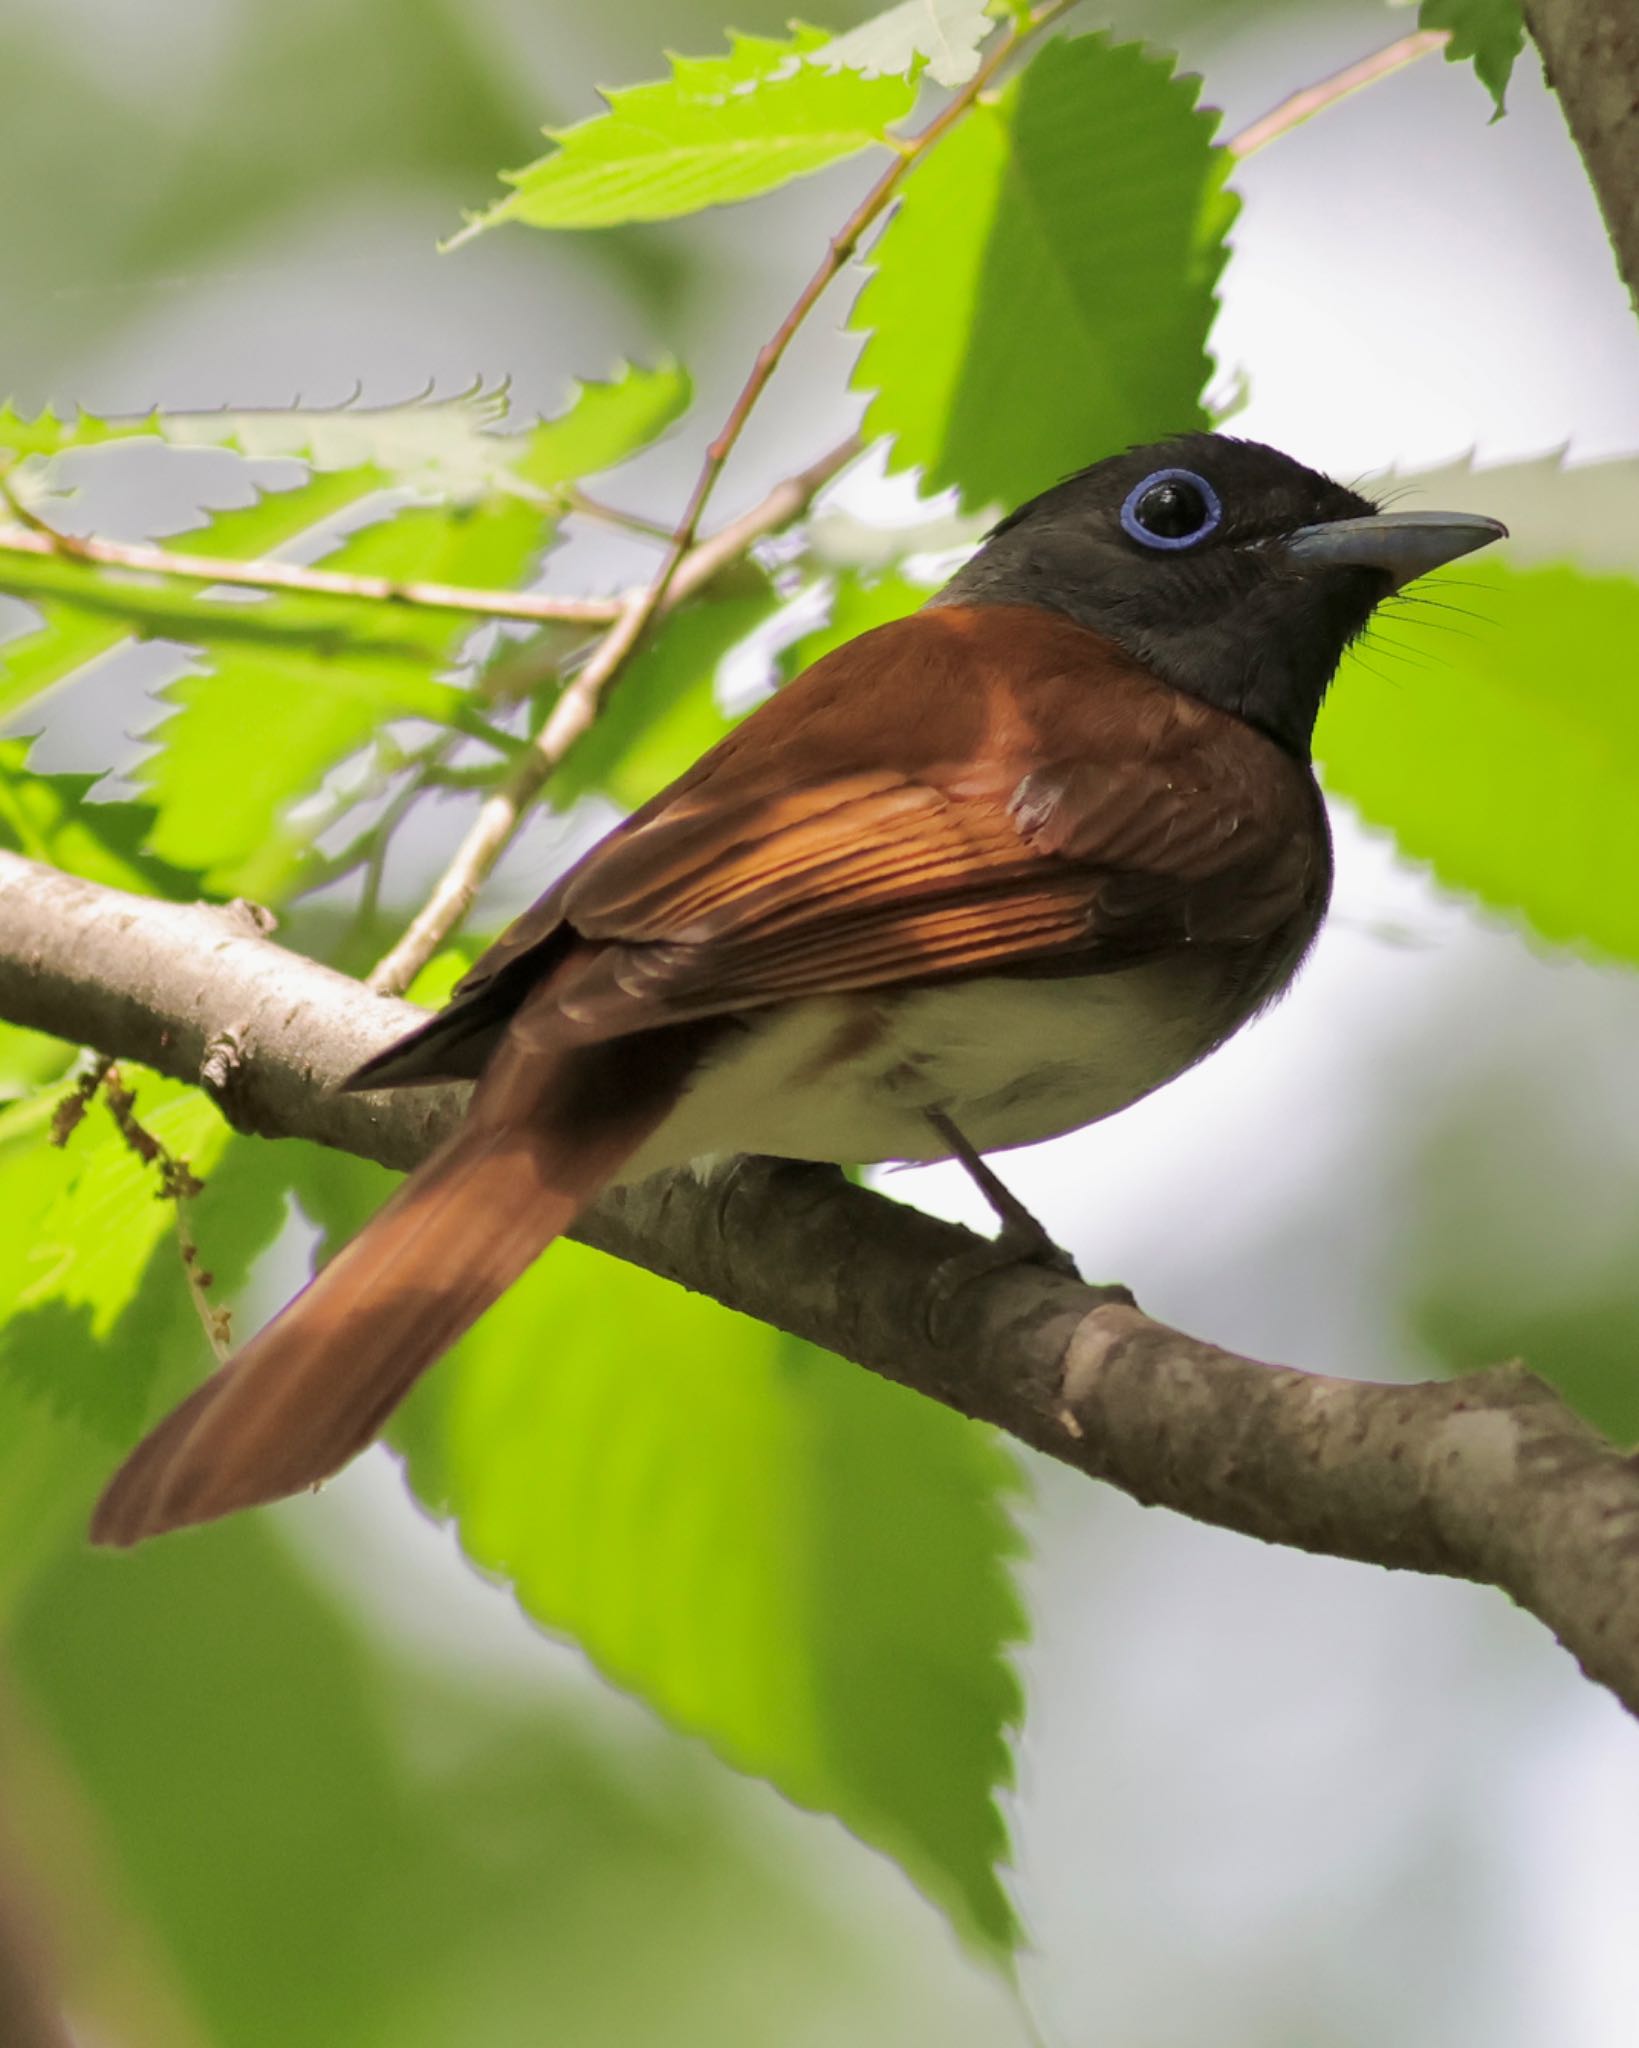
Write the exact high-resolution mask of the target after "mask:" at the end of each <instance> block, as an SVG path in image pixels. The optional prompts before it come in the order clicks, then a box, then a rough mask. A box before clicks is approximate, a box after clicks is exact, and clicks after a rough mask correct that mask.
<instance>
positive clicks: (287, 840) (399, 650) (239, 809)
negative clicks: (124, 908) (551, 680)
mask: <svg viewBox="0 0 1639 2048" xmlns="http://www.w3.org/2000/svg"><path fill="white" fill-rule="evenodd" d="M541 532H542V527H541V521H540V516H539V514H538V513H537V512H535V511H534V510H533V509H532V508H530V507H529V506H527V505H525V504H523V503H521V502H519V501H517V500H509V499H504V498H496V499H486V500H484V501H482V502H480V503H479V504H478V505H476V506H474V507H473V508H472V509H471V510H469V511H466V512H458V511H449V510H445V509H443V508H439V507H432V506H426V507H418V508H414V509H412V510H410V511H407V512H401V513H399V515H398V516H397V517H396V518H394V519H391V520H389V521H386V522H384V523H383V524H381V525H378V526H373V527H370V528H368V529H367V530H366V531H364V532H362V533H358V534H354V535H353V536H351V537H350V538H349V539H348V540H347V541H346V542H344V544H343V545H342V547H341V548H340V549H339V550H338V551H337V553H336V554H335V555H334V556H333V557H332V558H331V564H332V565H333V566H334V567H335V568H337V569H339V570H342V571H344V572H346V573H350V574H358V575H379V576H388V577H391V578H394V579H410V578H428V579H433V580H437V581H440V582H452V583H479V584H486V585H491V586H493V587H507V588H509V587H511V586H512V585H513V584H515V583H516V582H517V581H518V580H519V578H520V577H521V576H522V574H523V571H524V568H525V566H526V565H527V563H528V561H529V559H530V557H531V555H532V554H533V552H534V550H535V548H536V547H537V546H538V544H539V542H540V538H541ZM222 609H223V610H224V611H227V610H233V611H238V612H240V613H242V614H245V615H247V616H248V617H254V616H255V615H257V614H260V613H263V612H264V611H265V612H266V614H267V615H268V616H269V617H270V618H271V619H272V620H273V621H274V622H275V623H279V622H281V621H283V622H286V623H287V624H289V625H290V626H291V629H292V631H293V632H294V631H295V630H296V629H297V628H302V629H304V630H306V629H308V628H310V627H311V626H312V625H313V624H314V622H317V621H321V620H323V621H326V622H327V623H326V625H325V627H324V630H325V631H327V632H328V633H329V636H330V637H329V638H328V640H323V639H321V640H319V641H318V642H317V643H315V644H313V645H311V646H307V647H303V646H299V645H293V644H286V645H284V646H280V647H263V646H258V645H256V644H254V641H253V638H252V637H243V636H245V635H246V628H245V627H244V626H241V627H240V629H239V630H240V633H241V636H242V638H241V644H239V645H237V646H235V647H233V648H232V649H231V651H230V650H229V649H227V648H226V647H224V646H216V647H214V648H213V649H212V653H213V655H214V657H215V660H216V667H215V668H214V670H213V671H212V672H209V673H203V674H196V675H190V676H185V677H183V678H182V680H181V681H180V682H177V683H173V684H172V685H170V686H169V688H167V689H166V690H165V691H164V692H163V693H162V699H163V701H164V702H166V703H167V704H170V705H173V706H175V707H176V709H175V712H174V715H173V716H171V717H170V718H168V719H166V720H165V721H164V723H163V724H161V725H160V726H158V727H157V728H155V729H154V730H153V731H152V732H151V733H150V734H149V735H148V736H149V737H150V738H152V739H153V740H154V741H155V742H156V743H157V749H158V750H157V752H156V753H155V754H154V755H153V756H152V758H151V759H149V760H148V761H146V762H145V763H144V764H143V766H142V768H141V770H140V777H139V779H140V780H141V781H142V782H143V783H144V785H145V786H146V787H147V788H148V789H149V790H151V791H152V793H153V796H154V799H155V803H156V807H157V810H158V818H157V822H156V825H155V829H154V834H153V841H152V843H153V846H154V849H155V851H156V852H158V853H160V854H162V855H163V856H164V857H166V858H167V859H170V860H175V861H179V862H182V863H184V864H186V865H189V866H194V867H198V868H201V869H203V870H204V871H205V874H206V877H207V881H208V882H209V884H210V885H211V886H212V887H214V888H220V889H222V890H224V891H226V892H228V893H230V894H232V893H236V894H241V895H249V896H254V897H255V898H257V899H258V900H259V901H277V900H279V899H280V898H282V897H283V896H285V895H286V894H288V892H289V891H290V890H291V888H292V887H294V886H296V885H297V884H298V883H299V881H300V879H301V874H302V867H303V861H304V858H305V854H306V848H307V838H306V834H305V832H304V831H303V830H302V828H301V826H300V824H299V822H297V821H295V820H293V819H292V817H291V815H290V814H291V810H292V807H293V806H294V805H295V804H296V803H298V802H299V800H300V799H301V798H303V797H305V796H308V795H310V794H311V793H312V792H313V790H314V789H315V788H316V787H317V785H318V784H319V782H320V781H321V780H322V779H323V777H324V776H325V775H326V774H327V773H328V772H329V771H330V770H331V769H332V768H334V767H335V766H337V765H338V764H339V763H340V762H342V761H344V760H346V759H347V758H348V757H349V756H350V755H352V754H353V753H355V752H356V751H357V750H358V749H359V748H360V747H362V746H364V745H365V744H366V743H367V742H368V741H369V740H371V739H372V738H374V737H375V736H376V735H377V734H379V733H380V732H381V731H382V730H383V729H384V728H385V727H386V726H388V725H389V724H391V723H392V722H393V721H394V720H396V719H402V718H424V719H430V720H433V721H435V722H437V723H441V724H451V723H455V722H457V721H458V720H459V719H460V717H461V716H462V714H463V712H464V709H465V707H466V705H467V702H468V700H467V697H466V694H465V692H463V691H461V690H458V689H456V688H454V687H453V686H451V685H450V684H448V683H444V682H440V681H437V680H436V679H435V678H434V675H433V673H432V671H433V670H434V669H435V668H436V667H439V666H443V665H447V664H449V663H451V662H453V661H454V660H455V658H456V656H457V654H458V651H459V646H460V643H461V641H462V640H463V639H464V638H465V636H466V634H467V633H468V631H469V630H470V622H466V621H461V620H459V619H458V618H456V619H452V616H451V614H449V613H447V612H434V611H427V610H418V609H417V608H416V607H414V606H408V605H404V606H392V607H385V606H382V605H380V604H373V603H371V602H369V601H367V600H363V599H317V598H308V597H302V598H299V599H293V598H280V599H277V600H273V601H270V602H269V603H268V604H267V605H266V606H262V605H255V606H234V607H227V606H224V607H223V608H222ZM344 617H345V619H347V620H356V621H357V622H358V633H357V634H355V635H354V636H353V637H349V636H348V635H347V634H346V633H345V632H339V631H338V630H337V625H338V624H339V623H340V622H341V621H342V620H343V618H344ZM362 634H369V635H370V636H371V637H369V638H363V637H359V635H362ZM225 792H231V793H232V800H231V801H226V800H225V796H224V793H225Z"/></svg>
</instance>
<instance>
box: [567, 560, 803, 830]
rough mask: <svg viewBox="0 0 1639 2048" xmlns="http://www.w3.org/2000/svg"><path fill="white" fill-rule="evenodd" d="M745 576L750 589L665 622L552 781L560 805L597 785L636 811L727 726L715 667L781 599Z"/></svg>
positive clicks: (749, 573)
mask: <svg viewBox="0 0 1639 2048" xmlns="http://www.w3.org/2000/svg"><path fill="white" fill-rule="evenodd" d="M744 575H745V578H746V579H747V580H748V581H749V582H750V586H751V587H750V588H749V589H746V590H744V591H739V592H736V593H735V594H734V595H732V596H729V595H722V594H719V595H711V596H706V597H702V598H697V599H696V600H695V601H694V602H693V603H690V604H686V605H682V606H680V607H679V608H678V610H677V611H675V612H673V613H672V615H671V616H670V617H669V618H668V619H667V620H665V622H664V623H663V624H662V625H661V626H660V627H659V628H658V630H657V631H656V633H655V635H654V637H653V639H652V640H650V641H649V642H648V644H647V645H646V646H645V647H644V648H643V650H642V652H641V653H640V654H639V655H638V656H637V659H636V660H635V661H634V662H633V663H632V665H631V667H630V668H629V669H628V670H627V672H626V674H625V675H624V676H623V677H622V678H621V681H620V685H619V687H618V688H617V689H616V690H614V691H613V692H612V693H611V695H610V696H609V699H608V701H607V703H606V705H605V707H604V710H603V711H602V713H601V715H600V716H599V718H598V720H597V723H596V724H595V725H593V726H592V727H591V729H590V730H589V731H588V732H587V733H586V734H585V735H584V737H583V738H582V739H580V740H579V741H578V742H577V743H576V745H575V746H574V748H573V749H572V750H571V752H570V754H569V757H568V759H567V760H566V761H565V762H564V764H563V766H562V767H561V768H560V769H559V770H558V773H557V774H556V776H555V777H554V778H553V783H552V795H553V800H554V801H555V802H556V803H558V804H561V805H566V804H569V803H572V802H573V801H574V800H575V799H576V798H577V797H580V796H585V795H587V794H589V793H590V792H591V791H594V790H596V791H598V792H599V793H600V794H602V795H604V796H607V797H609V798H610V799H611V800H612V801H613V802H615V803H617V804H619V805H621V807H622V808H623V809H625V810H635V809H636V808H637V806H638V805H639V804H641V803H646V802H647V801H648V799H649V798H650V797H651V796H653V795H654V793H655V791H656V790H657V789H663V788H664V787H665V786H666V784H667V783H668V782H670V781H672V780H673V779H674V778H675V777H676V776H679V775H681V774H682V772H683V770H684V769H685V768H689V767H692V766H693V764H694V763H695V762H696V761H697V760H698V759H699V758H700V756H701V755H702V754H703V753H704V752H705V751H706V749H707V747H709V746H712V745H714V744H715V742H716V741H718V740H720V739H721V738H722V736H723V734H724V733H725V732H727V731H728V729H729V727H730V726H731V725H732V724H733V722H734V721H733V720H732V719H731V718H729V717H728V716H727V715H726V714H725V713H724V711H723V709H722V707H721V706H720V704H719V703H718V701H717V691H716V687H715V682H716V676H717V672H718V670H719V669H720V668H721V666H722V664H723V662H724V660H725V659H726V658H727V656H728V655H729V654H731V653H732V652H733V650H734V649H735V648H736V647H737V646H739V644H740V642H741V641H743V640H744V639H746V637H747V636H748V635H749V634H751V633H753V632H754V631H755V630H756V629H757V627H759V626H761V625H762V624H763V623H764V622H765V621H766V620H768V619H769V618H771V617H772V616H773V614H774V612H775V610H776V608H777V606H778V602H779V600H778V598H777V596H776V595H775V592H774V588H773V585H772V584H770V583H769V582H768V581H767V579H766V578H765V577H763V576H762V575H761V572H760V571H757V570H752V569H747V570H746V571H745V572H744Z"/></svg>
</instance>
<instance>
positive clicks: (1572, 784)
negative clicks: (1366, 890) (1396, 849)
mask: <svg viewBox="0 0 1639 2048" xmlns="http://www.w3.org/2000/svg"><path fill="white" fill-rule="evenodd" d="M1447 603H1449V604H1450V605H1452V606H1454V607H1455V608H1456V609H1455V611H1446V610H1442V609H1435V608H1434V607H1436V606H1440V605H1444V604H1447ZM1420 605H1421V606H1422V609H1419V606H1420ZM1380 620H1381V622H1382V623H1381V624H1380V627H1379V628H1378V629H1375V630H1374V633H1373V634H1372V635H1369V636H1368V638H1367V640H1366V643H1365V647H1364V651H1363V652H1362V653H1360V654H1357V655H1352V656H1350V657H1349V659H1348V660H1347V661H1346V663H1345V666H1344V672H1343V674H1342V675H1341V677H1340V678H1339V680H1338V682H1337V683H1336V685H1335V686H1334V688H1333V690H1332V692H1331V695H1330V696H1329V697H1328V699H1327V702H1326V708H1325V709H1324V711H1323V712H1322V713H1321V718H1320V725H1319V728H1318V730H1317V732H1316V736H1315V753H1316V758H1317V759H1318V761H1319V762H1320V763H1321V766H1322V769H1323V772H1324V778H1325V782H1326V786H1327V788H1328V789H1329V790H1331V791H1333V792H1334V793H1336V794H1337V795H1340V796H1343V797H1346V798H1348V800H1349V801H1350V802H1351V803H1353V804H1354V805H1355V806H1356V807H1357V808H1358V809H1359V810H1360V812H1361V814H1362V815H1363V816H1364V817H1365V818H1366V819H1367V820H1368V821H1369V822H1371V823H1372V824H1376V825H1385V826H1387V827H1388V828H1389V829H1390V830H1391V831H1392V832H1393V833H1394V835H1395V838H1396V839H1397V840H1398V842H1399V844H1400V846H1401V847H1402V848H1403V850H1404V851H1405V852H1406V853H1407V854H1409V855H1410V856H1411V857H1412V858H1413V859H1414V860H1422V861H1427V862H1428V864H1429V865H1430V867H1431V868H1432V869H1433V871H1434V874H1435V876H1436V877H1437V878H1438V879H1439V880H1440V881H1441V882H1443V883H1444V884H1445V885H1446V886H1447V887H1448V888H1452V889H1457V890H1460V891H1462V892H1464V893H1465V894H1468V895H1472V896H1475V897H1478V898H1479V899H1480V900H1481V901H1482V902H1484V903H1486V904H1488V905H1489V906H1491V907H1492V908H1494V909H1497V910H1501V911H1504V912H1506V913H1508V914H1509V915H1510V916H1513V917H1516V918H1519V919H1521V920H1523V921H1524V922H1525V923H1527V924H1529V925H1530V926H1531V927H1532V929H1533V930H1534V931H1536V932H1537V933H1539V934H1540V935H1541V936H1542V937H1543V938H1547V939H1553V940H1556V941H1558V942H1560V943H1562V944H1566V945H1573V946H1577V947H1582V948H1591V949H1593V950H1595V951H1597V952H1600V953H1604V954H1608V955H1611V956H1613V957H1615V958H1617V959H1621V960H1625V961H1628V962H1629V963H1639V892H1636V891H1635V890H1634V888H1633V886H1632V878H1633V876H1634V875H1635V874H1636V873H1639V695H1636V694H1635V692H1634V688H1633V660H1632V653H1631V650H1632V649H1633V648H1634V647H1635V646H1639V583H1636V582H1634V581H1633V580H1631V579H1629V578H1626V577H1600V576H1589V575H1584V574H1581V573H1579V572H1578V571H1576V570H1574V569H1570V568H1564V567H1559V568H1537V569H1516V570H1509V569H1506V568H1503V567H1501V566H1499V565H1497V564H1494V563H1492V562H1490V561H1481V562H1476V563H1468V562H1465V563H1464V564H1463V565H1462V568H1461V571H1460V572H1447V573H1446V574H1443V575H1441V576H1438V577H1430V578H1428V579H1426V580H1425V581H1424V582H1421V583H1419V584H1418V585H1417V586H1416V588H1415V589H1414V590H1413V591H1412V592H1410V593H1408V599H1407V601H1406V603H1405V604H1404V605H1403V606H1402V607H1400V608H1398V609H1394V608H1391V609H1390V610H1388V611H1387V613H1386V614H1380ZM1422 628H1427V629H1428V637H1422V636H1421V631H1420V629H1422ZM1402 648H1404V649H1405V650H1406V651H1407V652H1411V651H1415V652H1416V654H1417V655H1418V656H1419V657H1420V658H1424V659H1426V660H1427V662H1428V666H1427V668H1426V669H1424V668H1422V667H1419V668H1418V669H1417V671H1416V672H1414V673H1410V674H1408V673H1407V672H1406V670H1405V669H1404V668H1403V667H1402V666H1401V665H1400V663H1399V660H1398V655H1399V653H1400V650H1401V649H1402Z"/></svg>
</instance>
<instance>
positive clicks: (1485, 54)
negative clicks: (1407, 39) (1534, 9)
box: [1418, 0, 1525, 121]
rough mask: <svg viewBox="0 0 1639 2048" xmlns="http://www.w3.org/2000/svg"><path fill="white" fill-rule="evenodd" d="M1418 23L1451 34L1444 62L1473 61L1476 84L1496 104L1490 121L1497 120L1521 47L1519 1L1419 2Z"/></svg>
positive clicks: (1522, 24) (1522, 29) (1522, 12)
mask: <svg viewBox="0 0 1639 2048" xmlns="http://www.w3.org/2000/svg"><path fill="white" fill-rule="evenodd" d="M1418 22H1419V24H1420V25H1421V26H1422V27H1423V28H1444V29H1449V30H1450V31H1451V40H1450V42H1449V43H1447V45H1446V57H1447V59H1448V61H1449V62H1451V63H1453V64H1459V63H1462V62H1463V61H1464V60H1466V59H1468V58H1472V59H1473V62H1474V70H1475V73H1476V74H1477V76H1478V78H1479V81H1480V83H1481V84H1482V85H1483V86H1484V87H1485V89H1486V90H1487V92H1489V93H1490V95H1491V97H1492V99H1493V100H1495V102H1496V112H1495V114H1493V115H1492V119H1493V120H1499V121H1500V120H1501V119H1502V112H1503V97H1504V95H1505V94H1506V92H1507V90H1508V80H1509V78H1510V76H1511V75H1512V73H1513V69H1514V62H1515V59H1516V58H1517V57H1518V56H1519V53H1520V51H1521V50H1523V49H1524V47H1525V10H1524V8H1523V7H1522V5H1521V0H1422V7H1421V10H1420V12H1419V14H1418Z"/></svg>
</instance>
